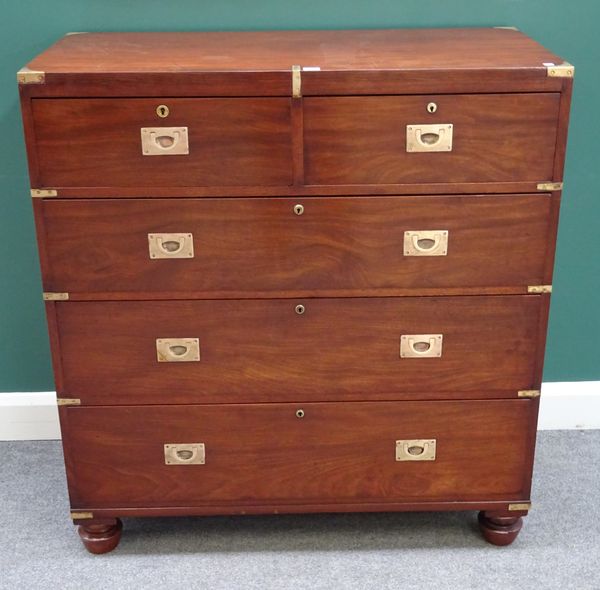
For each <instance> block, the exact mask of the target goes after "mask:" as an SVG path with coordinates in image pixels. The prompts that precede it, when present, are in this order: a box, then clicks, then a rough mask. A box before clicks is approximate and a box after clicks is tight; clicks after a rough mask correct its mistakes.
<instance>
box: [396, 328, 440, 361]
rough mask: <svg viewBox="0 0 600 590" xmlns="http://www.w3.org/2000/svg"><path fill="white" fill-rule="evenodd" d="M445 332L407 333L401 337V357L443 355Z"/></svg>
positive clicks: (433, 356) (435, 356)
mask: <svg viewBox="0 0 600 590" xmlns="http://www.w3.org/2000/svg"><path fill="white" fill-rule="evenodd" d="M443 340H444V336H443V334H407V335H403V336H401V338H400V357H401V358H438V357H441V356H442V343H443Z"/></svg>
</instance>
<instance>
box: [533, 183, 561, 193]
mask: <svg viewBox="0 0 600 590" xmlns="http://www.w3.org/2000/svg"><path fill="white" fill-rule="evenodd" d="M562 189H563V183H562V182H538V184H537V190H539V191H545V192H552V191H561V190H562Z"/></svg>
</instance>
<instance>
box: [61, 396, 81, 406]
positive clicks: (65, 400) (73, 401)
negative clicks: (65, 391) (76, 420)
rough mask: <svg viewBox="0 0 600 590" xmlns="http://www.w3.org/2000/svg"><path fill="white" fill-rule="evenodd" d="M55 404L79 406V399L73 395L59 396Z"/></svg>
mask: <svg viewBox="0 0 600 590" xmlns="http://www.w3.org/2000/svg"><path fill="white" fill-rule="evenodd" d="M56 404H57V405H58V406H80V405H81V400H80V399H77V398H74V397H59V398H57V400H56Z"/></svg>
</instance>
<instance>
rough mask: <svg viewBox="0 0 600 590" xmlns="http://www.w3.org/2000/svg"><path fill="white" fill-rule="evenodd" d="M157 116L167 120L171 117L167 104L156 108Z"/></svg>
mask: <svg viewBox="0 0 600 590" xmlns="http://www.w3.org/2000/svg"><path fill="white" fill-rule="evenodd" d="M156 114H157V115H158V116H159V117H160V118H161V119H166V118H167V117H168V116H169V107H168V106H167V105H166V104H159V105H158V106H157V107H156Z"/></svg>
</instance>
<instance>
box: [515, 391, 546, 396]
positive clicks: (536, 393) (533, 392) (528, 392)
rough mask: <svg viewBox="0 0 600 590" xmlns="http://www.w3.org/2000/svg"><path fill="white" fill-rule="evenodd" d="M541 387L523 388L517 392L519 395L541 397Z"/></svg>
mask: <svg viewBox="0 0 600 590" xmlns="http://www.w3.org/2000/svg"><path fill="white" fill-rule="evenodd" d="M540 394H541V392H540V390H539V389H521V390H520V391H518V392H517V397H540Z"/></svg>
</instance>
